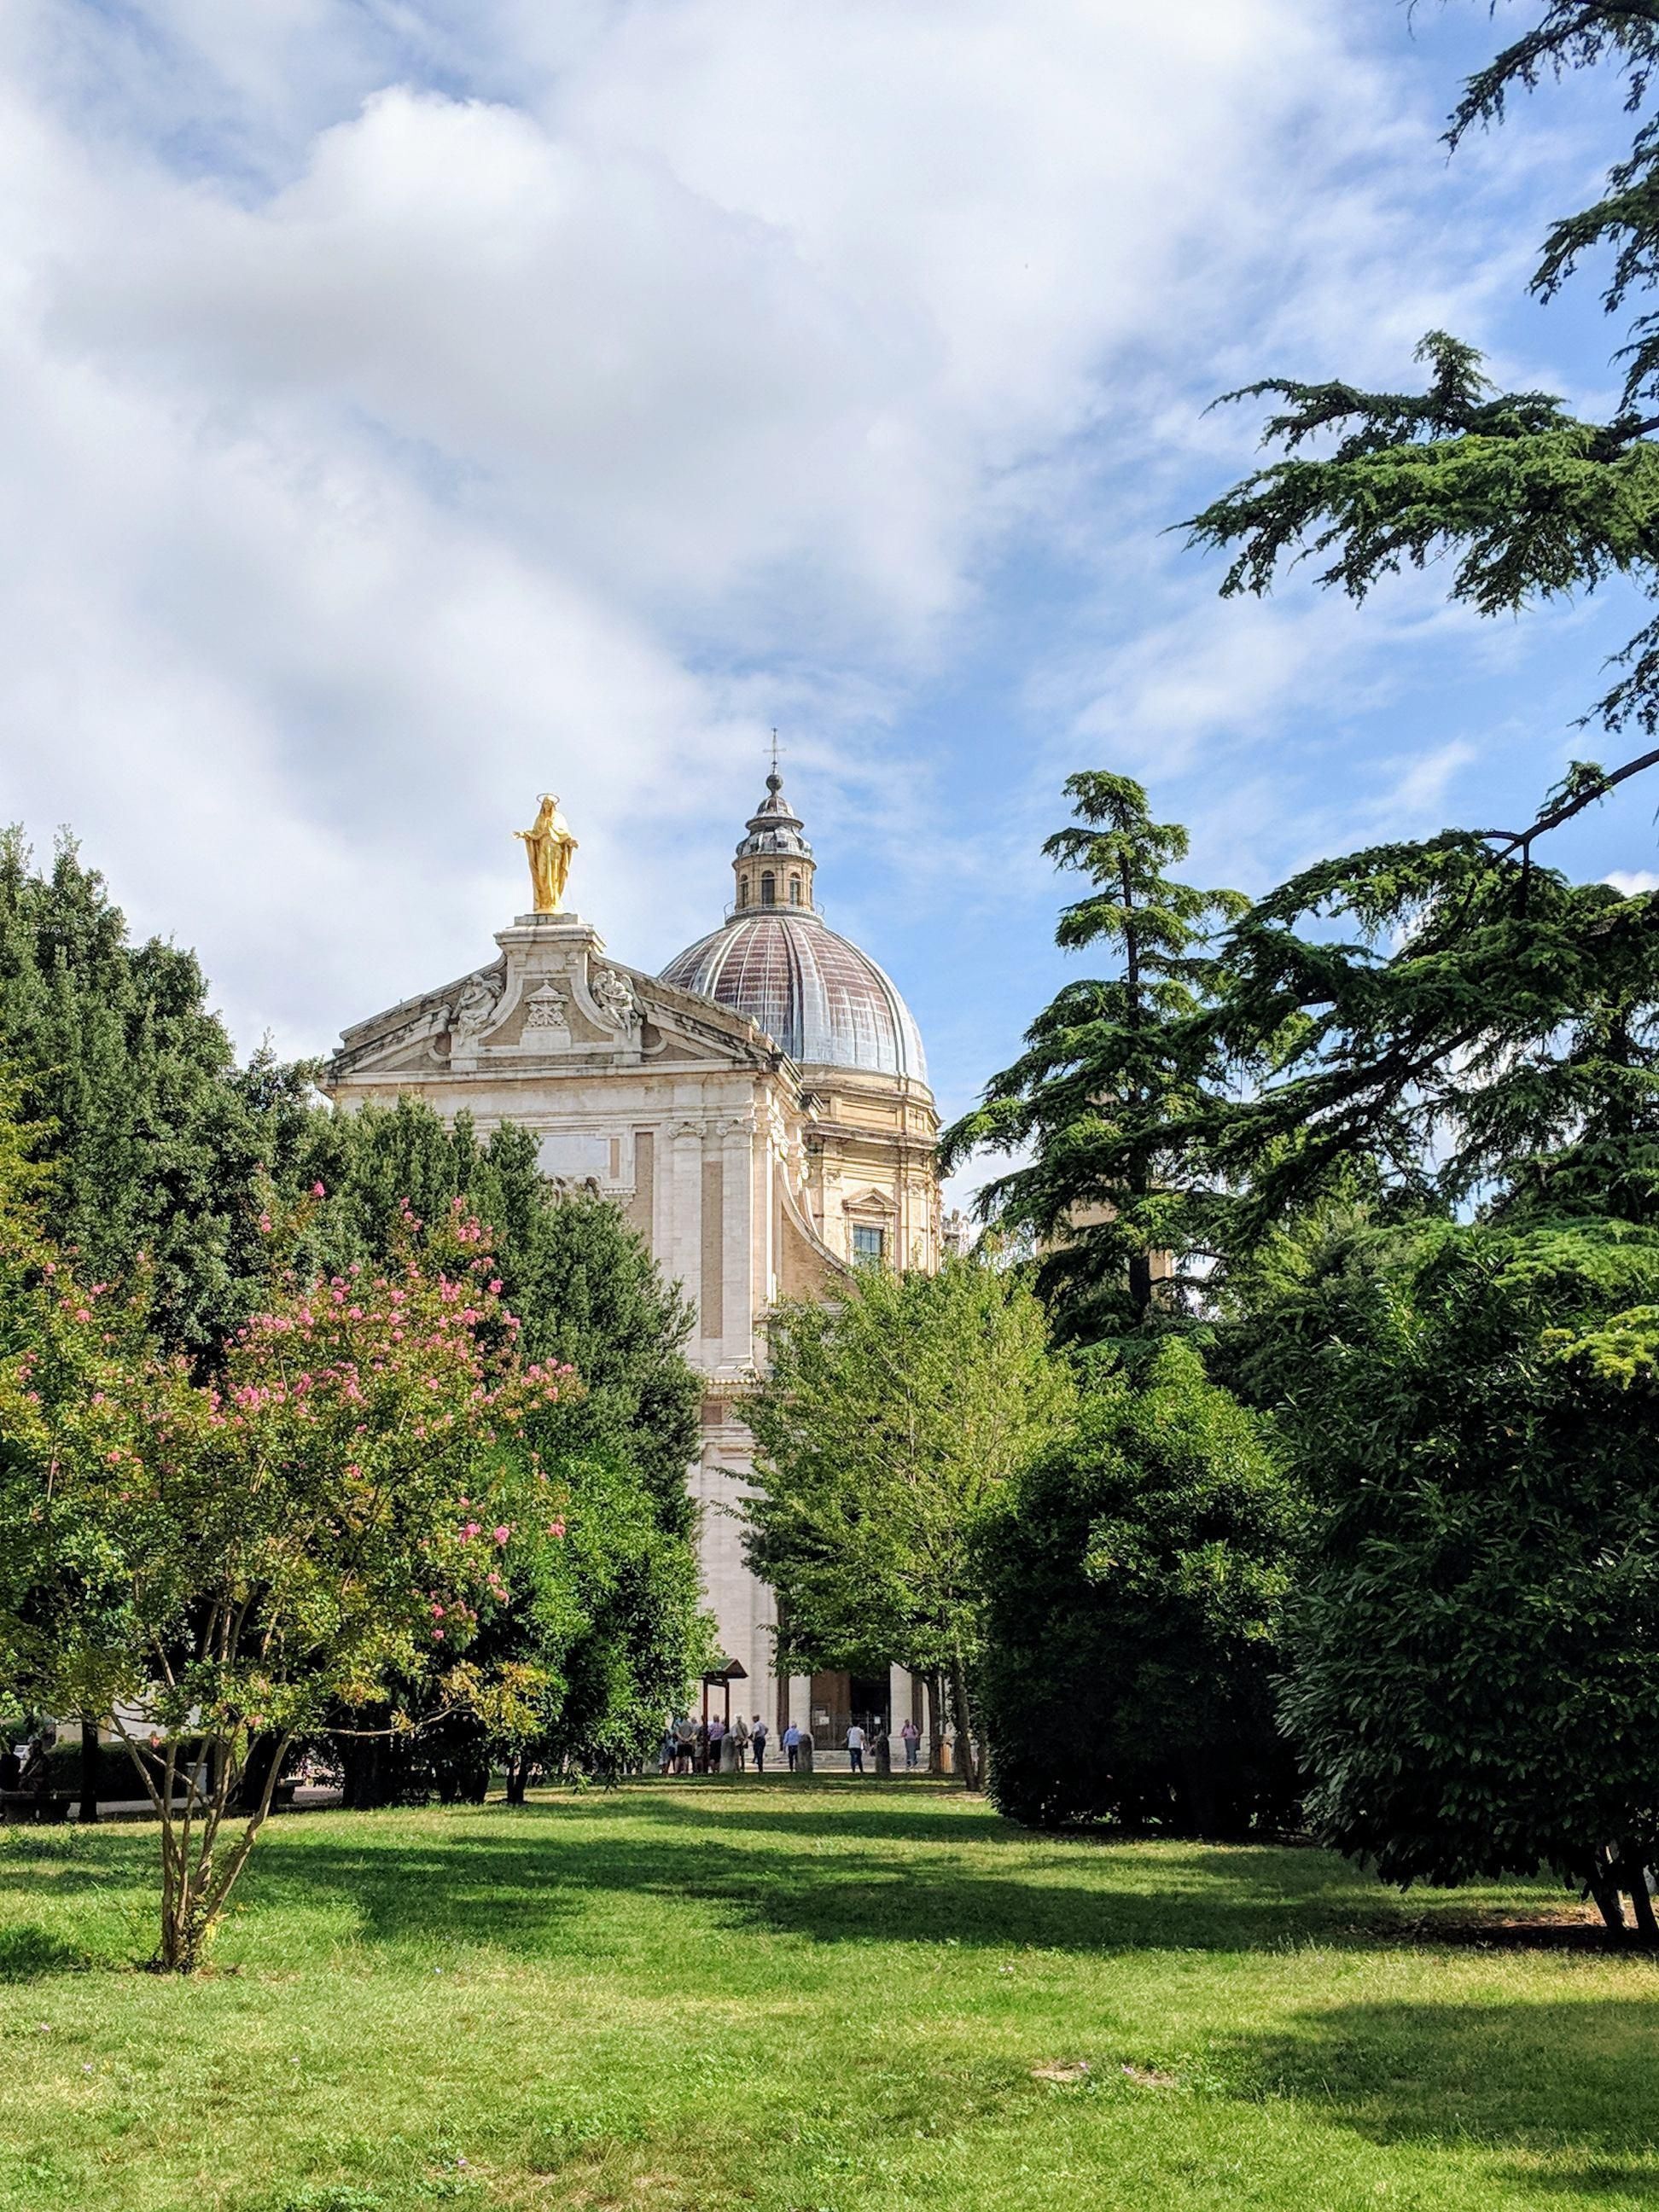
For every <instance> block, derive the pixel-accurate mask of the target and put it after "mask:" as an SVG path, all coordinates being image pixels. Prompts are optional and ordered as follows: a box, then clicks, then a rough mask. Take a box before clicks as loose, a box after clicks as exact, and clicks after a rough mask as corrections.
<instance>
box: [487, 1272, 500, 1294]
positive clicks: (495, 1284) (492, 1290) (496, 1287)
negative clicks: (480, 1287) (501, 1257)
mask: <svg viewBox="0 0 1659 2212" xmlns="http://www.w3.org/2000/svg"><path fill="white" fill-rule="evenodd" d="M489 1295H490V1297H492V1298H498V1297H500V1296H501V1277H500V1276H499V1275H492V1276H491V1277H490V1279H489Z"/></svg>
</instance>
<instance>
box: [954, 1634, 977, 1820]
mask: <svg viewBox="0 0 1659 2212" xmlns="http://www.w3.org/2000/svg"><path fill="white" fill-rule="evenodd" d="M951 1717H952V1719H953V1720H954V1721H955V1722H956V1724H957V1772H958V1773H959V1774H960V1775H961V1777H962V1786H963V1789H964V1790H979V1789H981V1788H983V1786H984V1782H985V1775H984V1771H983V1767H984V1762H983V1761H982V1760H981V1759H978V1758H976V1757H975V1750H974V1722H973V1715H972V1713H971V1712H970V1711H969V1706H968V1676H967V1670H966V1668H964V1667H963V1663H962V1655H961V1653H960V1652H954V1653H952V1655H951Z"/></svg>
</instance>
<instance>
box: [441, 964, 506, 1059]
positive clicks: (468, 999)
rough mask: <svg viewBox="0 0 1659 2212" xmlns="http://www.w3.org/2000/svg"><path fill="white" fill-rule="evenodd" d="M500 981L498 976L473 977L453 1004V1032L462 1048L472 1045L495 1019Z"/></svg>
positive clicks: (499, 1001) (498, 1002)
mask: <svg viewBox="0 0 1659 2212" xmlns="http://www.w3.org/2000/svg"><path fill="white" fill-rule="evenodd" d="M500 1004H501V978H500V976H499V975H473V976H470V977H469V978H468V980H467V983H466V987H465V989H464V990H463V991H462V993H461V995H460V997H459V999H458V1000H456V1003H455V1020H454V1025H453V1026H454V1030H455V1036H456V1042H458V1043H459V1045H461V1046H462V1047H463V1048H466V1047H469V1046H471V1045H474V1044H476V1043H477V1040H478V1038H479V1037H480V1036H482V1035H483V1031H484V1030H487V1029H488V1028H489V1024H490V1023H491V1022H492V1021H493V1020H494V1019H495V1009H496V1007H497V1006H499V1005H500Z"/></svg>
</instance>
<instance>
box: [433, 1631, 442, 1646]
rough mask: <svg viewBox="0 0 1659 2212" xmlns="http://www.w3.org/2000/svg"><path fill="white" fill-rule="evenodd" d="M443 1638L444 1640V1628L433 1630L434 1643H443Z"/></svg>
mask: <svg viewBox="0 0 1659 2212" xmlns="http://www.w3.org/2000/svg"><path fill="white" fill-rule="evenodd" d="M443 1640H444V1632H443V1631H442V1629H441V1628H435V1629H434V1630H433V1632H432V1641H433V1642H434V1643H435V1644H441V1643H442V1642H443Z"/></svg>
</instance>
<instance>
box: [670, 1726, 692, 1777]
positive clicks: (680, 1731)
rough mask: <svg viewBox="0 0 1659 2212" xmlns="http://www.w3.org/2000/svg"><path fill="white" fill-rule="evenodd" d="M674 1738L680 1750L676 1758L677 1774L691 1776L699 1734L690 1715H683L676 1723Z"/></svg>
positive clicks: (675, 1767)
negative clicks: (693, 1756)
mask: <svg viewBox="0 0 1659 2212" xmlns="http://www.w3.org/2000/svg"><path fill="white" fill-rule="evenodd" d="M674 1738H675V1742H676V1744H677V1746H678V1749H677V1751H676V1753H675V1758H674V1771H675V1772H676V1774H690V1771H691V1760H692V1755H693V1753H695V1751H696V1741H697V1732H696V1728H695V1727H694V1726H693V1724H692V1720H691V1716H690V1713H682V1714H681V1715H680V1717H679V1718H678V1721H676V1723H674Z"/></svg>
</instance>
